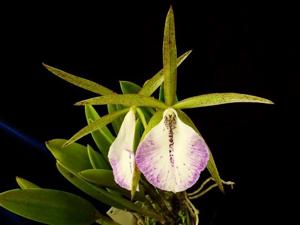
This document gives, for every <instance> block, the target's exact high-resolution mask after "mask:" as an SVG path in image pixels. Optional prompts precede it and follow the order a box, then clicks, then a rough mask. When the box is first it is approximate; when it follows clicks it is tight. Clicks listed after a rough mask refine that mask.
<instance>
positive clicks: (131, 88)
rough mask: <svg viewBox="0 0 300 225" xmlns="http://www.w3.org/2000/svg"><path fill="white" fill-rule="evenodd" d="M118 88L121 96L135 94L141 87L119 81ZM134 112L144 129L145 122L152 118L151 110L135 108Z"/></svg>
mask: <svg viewBox="0 0 300 225" xmlns="http://www.w3.org/2000/svg"><path fill="white" fill-rule="evenodd" d="M120 86H121V90H122V93H123V94H135V93H138V92H139V91H140V90H141V87H140V86H139V85H137V84H135V83H133V82H130V81H120ZM136 112H137V114H138V116H139V118H140V119H141V121H142V123H143V125H144V126H145V127H146V126H147V122H148V121H149V119H150V118H151V116H152V113H151V108H149V107H147V108H146V107H137V108H136Z"/></svg>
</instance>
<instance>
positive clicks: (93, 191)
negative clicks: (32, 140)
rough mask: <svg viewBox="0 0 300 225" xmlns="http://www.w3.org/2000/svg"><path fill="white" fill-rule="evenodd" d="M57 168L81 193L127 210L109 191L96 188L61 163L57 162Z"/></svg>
mask: <svg viewBox="0 0 300 225" xmlns="http://www.w3.org/2000/svg"><path fill="white" fill-rule="evenodd" d="M56 166H57V169H58V171H59V172H60V173H61V174H62V175H63V176H64V177H65V178H66V179H67V180H68V181H69V182H70V183H72V184H73V185H74V186H76V187H77V188H78V189H80V190H81V191H83V192H85V193H86V194H88V195H90V196H91V197H93V198H95V199H97V200H98V201H100V202H103V203H104V204H107V205H112V206H115V207H117V208H121V209H125V208H127V207H126V206H124V205H122V204H121V203H118V199H114V198H113V196H111V195H109V193H107V191H105V190H104V189H102V188H99V187H96V186H94V185H92V184H90V183H89V182H87V181H85V180H84V179H83V177H81V176H80V174H77V173H75V172H73V171H72V170H71V169H69V168H67V167H66V166H64V165H63V164H61V163H60V162H59V161H57V162H56Z"/></svg>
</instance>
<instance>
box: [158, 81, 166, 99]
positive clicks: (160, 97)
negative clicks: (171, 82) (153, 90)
mask: <svg viewBox="0 0 300 225" xmlns="http://www.w3.org/2000/svg"><path fill="white" fill-rule="evenodd" d="M158 99H159V101H161V102H165V92H164V85H161V86H160V87H159V94H158Z"/></svg>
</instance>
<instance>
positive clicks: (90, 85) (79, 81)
mask: <svg viewBox="0 0 300 225" xmlns="http://www.w3.org/2000/svg"><path fill="white" fill-rule="evenodd" d="M43 66H44V67H46V69H47V70H49V71H50V72H51V73H53V74H54V75H56V76H58V77H60V78H61V79H63V80H65V81H67V82H69V83H71V84H73V85H75V86H78V87H81V88H83V89H86V90H88V91H91V92H94V93H96V94H99V95H110V94H113V93H114V92H113V91H112V90H110V89H108V88H106V87H104V86H102V85H100V84H97V83H95V82H93V81H90V80H87V79H85V78H81V77H77V76H75V75H72V74H70V73H67V72H65V71H63V70H60V69H57V68H55V67H52V66H49V65H46V64H44V63H43Z"/></svg>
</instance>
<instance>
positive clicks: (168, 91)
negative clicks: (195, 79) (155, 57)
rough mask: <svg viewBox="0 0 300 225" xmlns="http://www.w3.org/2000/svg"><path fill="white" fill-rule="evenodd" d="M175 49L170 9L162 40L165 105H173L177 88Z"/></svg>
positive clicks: (172, 15)
mask: <svg viewBox="0 0 300 225" xmlns="http://www.w3.org/2000/svg"><path fill="white" fill-rule="evenodd" d="M176 61H177V48H176V40H175V21H174V12H173V9H172V7H171V8H170V10H169V12H168V15H167V18H166V23H165V30H164V40H163V73H164V93H165V102H166V104H167V105H170V106H171V105H173V104H174V103H175V97H176V86H177V84H176V83H177V77H176V76H177V65H176V64H177V63H176Z"/></svg>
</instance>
